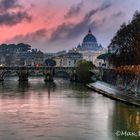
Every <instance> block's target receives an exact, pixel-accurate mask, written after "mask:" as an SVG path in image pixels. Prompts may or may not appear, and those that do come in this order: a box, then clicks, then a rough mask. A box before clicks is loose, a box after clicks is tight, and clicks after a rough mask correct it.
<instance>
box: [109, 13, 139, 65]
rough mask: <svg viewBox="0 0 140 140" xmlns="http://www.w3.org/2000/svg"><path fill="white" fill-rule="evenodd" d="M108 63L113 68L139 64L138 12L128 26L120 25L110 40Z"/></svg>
mask: <svg viewBox="0 0 140 140" xmlns="http://www.w3.org/2000/svg"><path fill="white" fill-rule="evenodd" d="M108 48H109V50H111V51H112V52H113V54H112V55H111V56H110V58H109V60H110V63H112V64H114V65H115V66H122V65H139V64H140V11H136V12H135V14H134V15H133V18H132V20H131V21H130V22H129V23H128V24H125V23H124V24H123V25H121V27H120V29H119V30H118V31H117V33H116V35H115V36H114V38H113V39H112V41H111V43H110V45H109V46H108Z"/></svg>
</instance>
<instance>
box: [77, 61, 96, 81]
mask: <svg viewBox="0 0 140 140" xmlns="http://www.w3.org/2000/svg"><path fill="white" fill-rule="evenodd" d="M93 68H95V66H94V65H93V63H92V62H91V61H86V60H81V61H79V62H78V65H77V70H76V74H77V76H78V79H79V82H81V83H84V84H87V83H90V82H91V77H92V73H91V72H90V70H92V69H93Z"/></svg>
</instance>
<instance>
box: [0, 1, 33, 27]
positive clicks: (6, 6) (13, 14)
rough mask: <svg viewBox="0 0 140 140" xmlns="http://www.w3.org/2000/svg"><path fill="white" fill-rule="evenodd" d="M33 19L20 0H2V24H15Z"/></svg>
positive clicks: (0, 4)
mask: <svg viewBox="0 0 140 140" xmlns="http://www.w3.org/2000/svg"><path fill="white" fill-rule="evenodd" d="M31 19H32V17H31V16H30V15H29V14H28V13H27V12H26V9H25V8H24V7H23V6H22V5H20V4H19V1H18V0H1V1H0V25H6V26H13V25H16V24H18V23H20V22H22V21H24V20H25V21H27V22H30V21H31Z"/></svg>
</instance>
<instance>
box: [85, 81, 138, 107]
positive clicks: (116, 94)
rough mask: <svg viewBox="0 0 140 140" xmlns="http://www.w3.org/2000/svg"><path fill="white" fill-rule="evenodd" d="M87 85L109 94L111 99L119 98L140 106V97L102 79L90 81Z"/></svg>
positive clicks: (106, 94) (105, 94) (103, 93)
mask: <svg viewBox="0 0 140 140" xmlns="http://www.w3.org/2000/svg"><path fill="white" fill-rule="evenodd" d="M87 86H88V87H89V88H90V89H93V90H95V91H97V92H99V93H100V94H102V95H104V96H107V97H109V98H111V99H115V100H119V101H122V102H125V103H129V104H132V105H136V106H139V107H140V97H139V96H137V95H136V94H134V93H131V92H129V91H125V90H123V89H119V88H117V87H115V86H113V85H110V84H107V83H105V82H102V81H97V82H94V83H90V84H88V85H87Z"/></svg>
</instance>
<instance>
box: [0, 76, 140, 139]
mask: <svg viewBox="0 0 140 140" xmlns="http://www.w3.org/2000/svg"><path fill="white" fill-rule="evenodd" d="M121 131H127V132H135V133H137V134H138V132H140V108H138V107H134V106H131V105H127V104H124V103H121V102H119V101H114V100H111V99H109V98H106V97H104V96H102V95H101V94H98V93H96V92H94V91H91V90H89V89H87V88H86V87H84V86H83V85H81V84H76V83H70V82H69V81H68V80H64V79H55V81H54V83H52V84H49V83H48V84H47V83H44V81H43V78H32V79H30V80H29V82H27V83H19V82H18V81H17V78H9V79H6V80H5V81H4V82H1V83H0V140H135V139H136V140H137V139H139V138H140V137H138V136H126V135H125V136H124V135H123V136H120V135H119V133H121Z"/></svg>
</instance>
